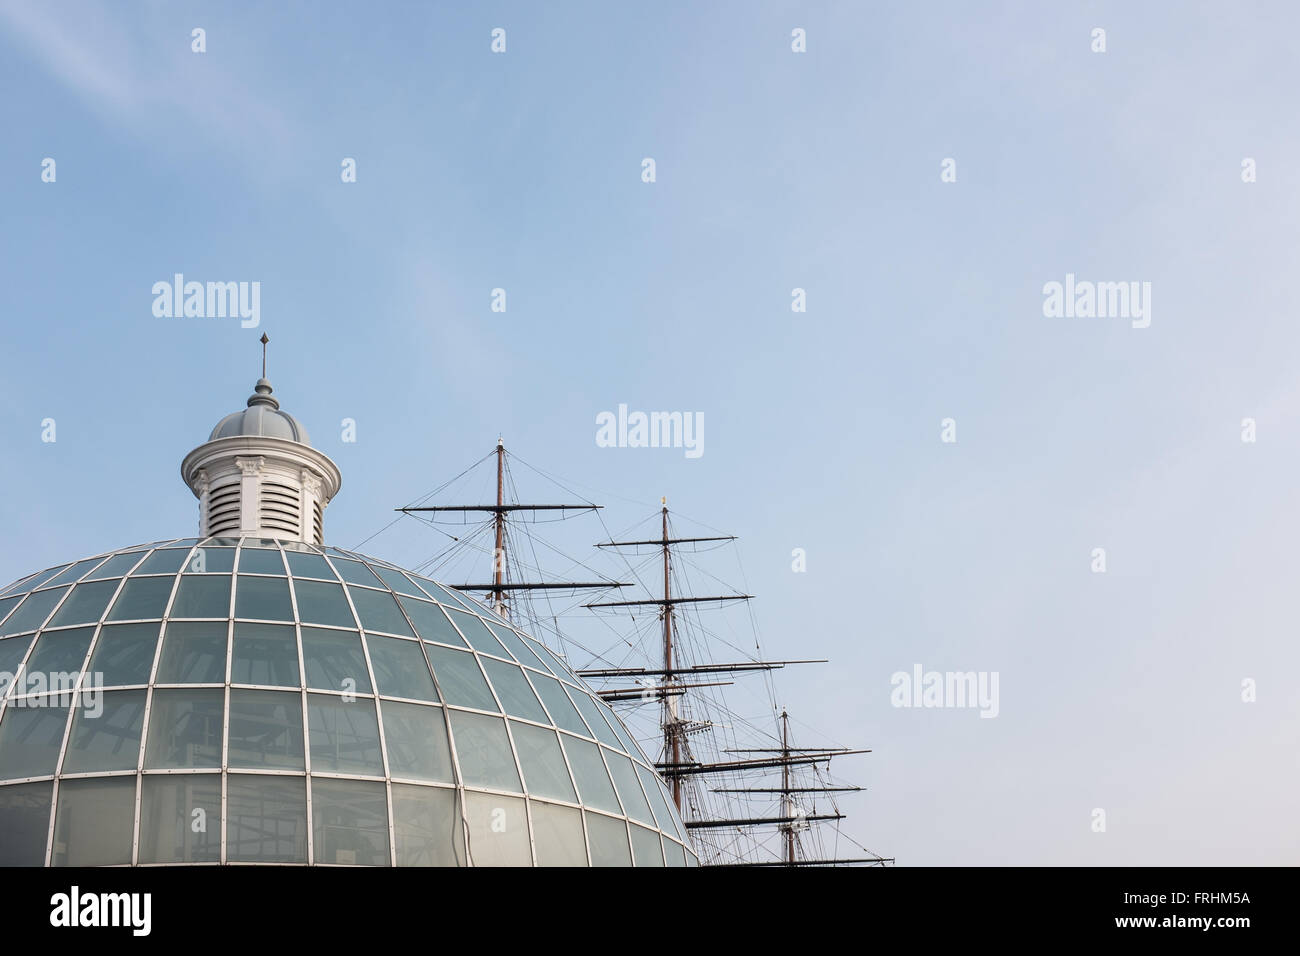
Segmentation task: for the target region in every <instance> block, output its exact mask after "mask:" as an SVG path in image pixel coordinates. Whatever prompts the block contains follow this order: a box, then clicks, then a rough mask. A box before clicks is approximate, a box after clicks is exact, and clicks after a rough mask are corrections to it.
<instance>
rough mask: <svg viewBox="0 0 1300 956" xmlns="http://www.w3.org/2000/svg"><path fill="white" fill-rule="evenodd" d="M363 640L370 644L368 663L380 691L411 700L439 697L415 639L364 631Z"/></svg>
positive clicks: (422, 652) (422, 653) (435, 698)
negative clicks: (405, 639)
mask: <svg viewBox="0 0 1300 956" xmlns="http://www.w3.org/2000/svg"><path fill="white" fill-rule="evenodd" d="M366 644H367V645H368V646H369V647H370V665H371V666H372V667H373V668H374V669H375V683H376V684H378V685H379V693H381V694H387V695H388V696H390V697H409V698H411V699H412V700H435V701H436V700H437V699H438V692H437V691H436V690H435V689H434V687H433V677H432V676H431V675H430V674H429V665H428V662H426V661H425V659H424V651H422V650H420V644H419V642H418V641H402V640H399V639H397V638H396V637H378V636H377V635H374V634H367V635H366Z"/></svg>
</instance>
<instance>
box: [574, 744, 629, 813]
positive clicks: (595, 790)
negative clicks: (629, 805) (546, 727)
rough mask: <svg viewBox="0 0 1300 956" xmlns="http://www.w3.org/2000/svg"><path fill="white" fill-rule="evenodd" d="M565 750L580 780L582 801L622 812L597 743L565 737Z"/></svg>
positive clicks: (588, 804) (592, 805)
mask: <svg viewBox="0 0 1300 956" xmlns="http://www.w3.org/2000/svg"><path fill="white" fill-rule="evenodd" d="M563 739H564V750H565V752H566V753H567V754H568V755H569V766H570V767H572V768H573V776H574V778H575V779H576V780H577V781H578V793H579V794H580V795H581V796H582V802H583V803H584V804H586V805H587V806H589V807H595V808H596V809H597V810H608V811H610V812H611V813H622V812H623V808H622V807H620V806H619V804H618V798H617V797H615V796H614V785H613V784H612V783H610V782H609V773H608V772H607V771H606V770H605V762H604V761H603V760H601V759H600V750H599V748H597V746H596V745H595V744H589V743H587V741H585V740H578V739H577V738H576V737H564V738H563Z"/></svg>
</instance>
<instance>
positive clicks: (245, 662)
mask: <svg viewBox="0 0 1300 956" xmlns="http://www.w3.org/2000/svg"><path fill="white" fill-rule="evenodd" d="M230 682H231V683H232V684H270V685H273V686H276V687H299V686H301V685H300V684H299V682H298V640H297V638H296V637H295V636H294V632H293V628H292V627H286V626H285V625H283V624H248V623H245V622H244V621H236V622H235V645H234V648H233V649H232V651H231V655H230Z"/></svg>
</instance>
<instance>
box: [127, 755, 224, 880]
mask: <svg viewBox="0 0 1300 956" xmlns="http://www.w3.org/2000/svg"><path fill="white" fill-rule="evenodd" d="M140 862H141V863H219V862H221V777H220V775H218V774H205V773H184V774H176V775H174V776H172V775H167V776H149V777H145V778H144V783H143V787H142V789H141V791H140Z"/></svg>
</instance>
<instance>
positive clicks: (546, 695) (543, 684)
mask: <svg viewBox="0 0 1300 956" xmlns="http://www.w3.org/2000/svg"><path fill="white" fill-rule="evenodd" d="M532 679H533V686H534V687H536V688H537V693H539V694H541V696H542V703H544V704H545V705H546V709H547V710H549V711H550V712H551V719H552V720H553V721H555V726H557V727H560V728H562V729H564V730H571V731H573V732H574V733H575V734H582V736H584V737H590V736H591V731H590V730H588V729H587V725H586V724H584V723H583V722H582V718H581V717H579V716H578V711H577V709H576V708H575V707H574V706H573V701H571V700H569V695H568V694H566V693H565V692H564V688H563V686H562V685H561V684H560V682H559V681H558V680H556V679H555V678H554V677H543V676H542V675H541V674H533V675H532Z"/></svg>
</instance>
